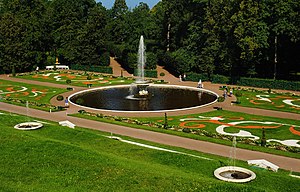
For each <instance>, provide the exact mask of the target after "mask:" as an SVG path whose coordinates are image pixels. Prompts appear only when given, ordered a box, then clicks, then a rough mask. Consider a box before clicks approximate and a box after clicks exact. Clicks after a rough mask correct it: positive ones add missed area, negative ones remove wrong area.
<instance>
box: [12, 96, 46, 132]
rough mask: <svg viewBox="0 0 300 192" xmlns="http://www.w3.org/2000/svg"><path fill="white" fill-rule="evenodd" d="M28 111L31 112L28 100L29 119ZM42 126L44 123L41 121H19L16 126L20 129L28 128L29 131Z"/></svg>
mask: <svg viewBox="0 0 300 192" xmlns="http://www.w3.org/2000/svg"><path fill="white" fill-rule="evenodd" d="M28 113H29V103H28V101H26V117H27V119H28V120H29V118H28V117H29V116H28ZM41 127H43V124H42V123H39V122H24V123H19V124H17V125H15V126H14V128H15V129H18V130H27V131H28V130H35V129H39V128H41Z"/></svg>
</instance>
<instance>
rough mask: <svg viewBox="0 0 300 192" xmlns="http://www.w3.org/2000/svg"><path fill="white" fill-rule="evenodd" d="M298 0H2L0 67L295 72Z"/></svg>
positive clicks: (287, 75)
mask: <svg viewBox="0 0 300 192" xmlns="http://www.w3.org/2000/svg"><path fill="white" fill-rule="evenodd" d="M299 14H300V2H299V1H298V0H260V1H258V0H162V1H160V2H159V3H158V4H157V5H156V6H154V7H153V8H152V9H150V8H149V6H148V5H147V4H146V3H140V4H139V5H138V6H136V7H134V8H132V9H130V8H128V7H127V5H126V1H125V0H115V2H114V5H113V7H112V8H111V9H106V8H104V7H103V6H102V5H101V3H96V2H95V0H51V1H50V0H0V71H1V70H2V71H5V72H11V71H12V70H19V71H28V70H32V69H33V68H34V67H35V66H40V67H43V66H45V65H49V64H53V63H54V62H55V57H56V56H58V57H59V59H60V62H61V63H62V64H67V65H75V64H76V65H103V66H106V65H109V55H110V56H113V57H115V58H116V59H118V61H120V62H121V63H122V65H124V67H126V68H127V69H129V70H132V69H134V68H135V66H136V62H137V49H138V44H139V43H138V41H139V38H140V36H141V35H143V36H144V38H145V43H146V46H147V65H146V66H147V68H148V69H155V67H156V64H157V63H158V64H161V65H165V66H166V67H167V68H169V69H170V70H171V71H173V72H174V73H176V74H180V73H187V72H197V73H204V74H207V75H208V76H211V75H212V74H221V75H226V76H232V77H239V76H246V77H263V78H276V79H292V78H294V77H296V76H292V75H293V74H296V73H297V72H300V54H299V53H298V52H299V50H300V41H299V40H300V39H299V38H300V36H299V35H300V31H299V30H300V15H299Z"/></svg>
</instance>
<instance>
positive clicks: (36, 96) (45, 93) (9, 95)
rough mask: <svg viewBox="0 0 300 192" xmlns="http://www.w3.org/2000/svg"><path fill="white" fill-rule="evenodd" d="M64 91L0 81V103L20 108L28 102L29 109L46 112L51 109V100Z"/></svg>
mask: <svg viewBox="0 0 300 192" xmlns="http://www.w3.org/2000/svg"><path fill="white" fill-rule="evenodd" d="M66 91H67V90H66V89H60V88H53V87H45V86H39V85H33V84H25V83H18V82H13V81H6V80H0V97H1V99H0V101H3V102H7V103H12V104H16V105H22V106H25V105H26V101H28V102H29V107H32V108H36V109H42V110H46V111H49V107H51V106H50V100H51V98H52V97H54V96H56V95H58V94H61V93H64V92H66ZM33 104H34V105H33Z"/></svg>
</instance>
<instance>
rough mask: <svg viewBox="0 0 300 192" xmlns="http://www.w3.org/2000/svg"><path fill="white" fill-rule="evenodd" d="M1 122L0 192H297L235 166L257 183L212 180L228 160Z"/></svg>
mask: <svg viewBox="0 0 300 192" xmlns="http://www.w3.org/2000/svg"><path fill="white" fill-rule="evenodd" d="M0 121H1V122H2V124H1V134H0V140H1V153H0V163H1V167H0V179H1V182H0V190H1V191H205V192H207V191H246V192H247V191H249V192H250V191H251V192H252V191H270V192H271V191H272V192H276V191H278V192H279V191H280V192H281V191H298V190H299V179H296V178H292V177H290V176H288V174H289V172H286V171H282V170H279V172H277V173H274V172H270V171H266V170H262V169H256V168H253V167H248V166H247V165H246V163H245V162H240V161H238V162H237V164H238V165H239V166H243V167H246V168H249V169H251V170H252V171H254V172H255V173H256V175H257V179H256V180H254V181H252V182H250V183H246V184H234V183H226V182H223V181H219V180H217V179H215V178H214V176H213V171H214V170H215V169H216V168H218V167H220V165H221V164H227V163H226V162H227V161H228V159H226V158H221V157H216V156H212V155H207V154H202V153H198V152H195V151H189V150H184V149H178V148H173V147H166V146H161V145H158V146H159V147H164V148H168V149H173V150H178V151H182V152H186V153H191V154H194V155H198V156H204V157H208V158H212V159H213V160H211V161H209V160H205V159H199V158H195V157H190V156H186V155H180V154H174V153H169V152H164V151H157V150H153V149H149V148H143V147H139V146H135V145H130V144H126V143H122V142H120V141H117V140H113V139H108V138H106V137H103V135H107V133H102V132H99V131H93V130H87V129H81V128H75V129H70V128H66V127H60V126H58V125H57V124H56V123H53V122H50V123H51V124H44V127H43V128H41V129H39V130H35V131H19V130H15V129H13V128H12V127H13V126H14V125H15V124H17V123H20V122H24V121H28V117H23V116H16V115H12V116H11V115H9V114H8V113H5V114H0ZM122 138H125V137H122ZM125 139H129V140H133V139H131V138H125ZM138 142H142V143H146V144H151V145H155V144H153V143H149V142H145V141H138ZM287 183H288V185H287Z"/></svg>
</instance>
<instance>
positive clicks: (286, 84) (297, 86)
mask: <svg viewBox="0 0 300 192" xmlns="http://www.w3.org/2000/svg"><path fill="white" fill-rule="evenodd" d="M237 84H238V85H242V86H251V87H261V88H270V89H284V90H294V91H300V82H297V81H284V80H273V79H259V78H246V77H241V78H240V79H239V80H238V81H237Z"/></svg>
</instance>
